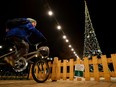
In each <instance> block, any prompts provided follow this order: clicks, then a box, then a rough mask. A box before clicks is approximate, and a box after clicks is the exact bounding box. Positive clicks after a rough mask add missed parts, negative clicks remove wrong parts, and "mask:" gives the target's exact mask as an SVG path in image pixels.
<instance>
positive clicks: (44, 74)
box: [32, 60, 50, 83]
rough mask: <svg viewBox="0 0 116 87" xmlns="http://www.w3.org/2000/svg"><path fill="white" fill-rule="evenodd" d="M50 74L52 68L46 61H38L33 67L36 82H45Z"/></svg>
mask: <svg viewBox="0 0 116 87" xmlns="http://www.w3.org/2000/svg"><path fill="white" fill-rule="evenodd" d="M49 74H50V68H49V65H48V63H47V61H46V60H38V61H37V62H35V63H34V64H33V65H32V77H33V79H34V80H35V81H36V82H38V83H43V82H45V81H46V80H47V79H48V77H49Z"/></svg>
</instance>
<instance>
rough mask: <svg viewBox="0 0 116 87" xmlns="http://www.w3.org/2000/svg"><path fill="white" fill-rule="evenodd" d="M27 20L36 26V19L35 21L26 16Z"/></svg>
mask: <svg viewBox="0 0 116 87" xmlns="http://www.w3.org/2000/svg"><path fill="white" fill-rule="evenodd" d="M27 20H29V21H30V22H31V23H32V25H33V26H34V27H36V25H37V21H36V20H35V19H32V18H27Z"/></svg>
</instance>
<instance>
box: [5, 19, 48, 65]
mask: <svg viewBox="0 0 116 87" xmlns="http://www.w3.org/2000/svg"><path fill="white" fill-rule="evenodd" d="M36 25H37V21H36V20H35V19H32V18H15V19H12V20H8V21H7V22H6V39H7V40H8V41H10V42H12V43H13V44H14V45H15V46H16V48H17V50H18V52H17V53H16V54H15V55H14V56H12V57H9V58H5V60H6V62H9V61H11V62H10V64H11V65H12V66H14V60H17V59H18V58H20V57H22V56H23V55H24V54H26V53H27V52H28V51H29V45H30V44H31V43H30V41H29V37H30V36H31V35H32V34H34V35H35V36H36V38H35V39H37V40H38V42H46V41H47V40H46V38H45V37H44V35H43V34H42V33H41V32H40V31H39V30H38V29H36V28H35V27H36Z"/></svg>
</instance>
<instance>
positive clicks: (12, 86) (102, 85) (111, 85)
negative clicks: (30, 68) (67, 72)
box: [0, 80, 116, 87]
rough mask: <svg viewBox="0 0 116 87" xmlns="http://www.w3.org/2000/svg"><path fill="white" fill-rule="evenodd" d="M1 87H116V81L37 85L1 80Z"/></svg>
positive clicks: (29, 82)
mask: <svg viewBox="0 0 116 87" xmlns="http://www.w3.org/2000/svg"><path fill="white" fill-rule="evenodd" d="M0 87H116V81H112V82H106V81H99V82H97V81H69V80H57V81H56V82H52V81H51V80H48V81H46V82H45V83H37V82H35V81H34V80H0Z"/></svg>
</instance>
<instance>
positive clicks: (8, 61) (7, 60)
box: [4, 57, 15, 66]
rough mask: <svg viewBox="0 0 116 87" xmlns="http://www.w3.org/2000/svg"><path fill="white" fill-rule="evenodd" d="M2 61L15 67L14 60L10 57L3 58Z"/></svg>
mask: <svg viewBox="0 0 116 87" xmlns="http://www.w3.org/2000/svg"><path fill="white" fill-rule="evenodd" d="M4 60H5V61H6V62H7V63H9V64H10V65H11V66H15V62H14V59H13V58H12V57H5V58H4Z"/></svg>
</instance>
